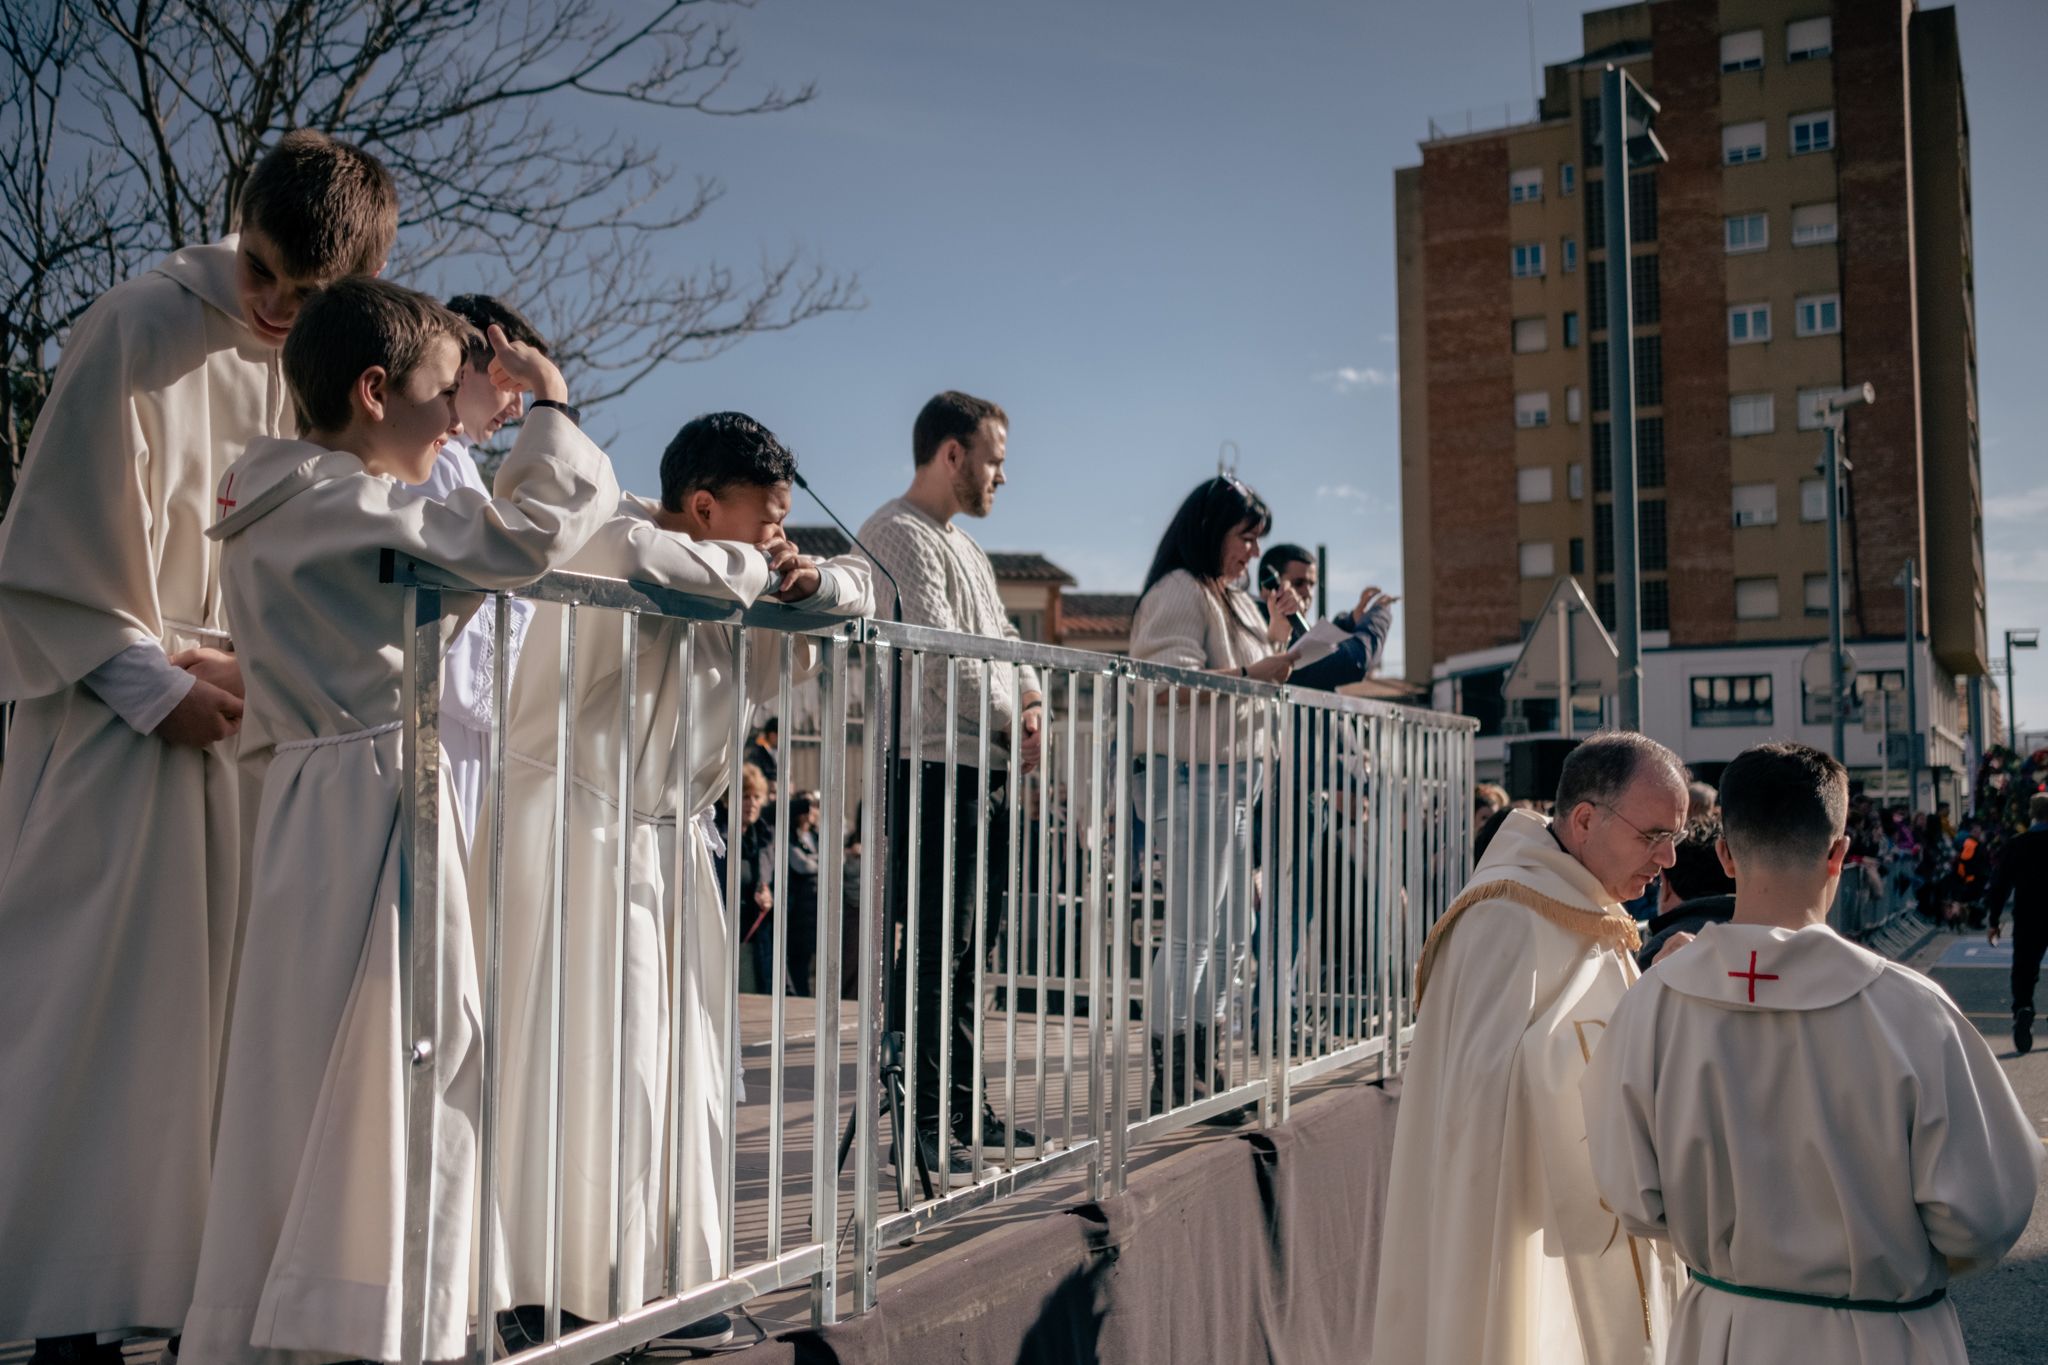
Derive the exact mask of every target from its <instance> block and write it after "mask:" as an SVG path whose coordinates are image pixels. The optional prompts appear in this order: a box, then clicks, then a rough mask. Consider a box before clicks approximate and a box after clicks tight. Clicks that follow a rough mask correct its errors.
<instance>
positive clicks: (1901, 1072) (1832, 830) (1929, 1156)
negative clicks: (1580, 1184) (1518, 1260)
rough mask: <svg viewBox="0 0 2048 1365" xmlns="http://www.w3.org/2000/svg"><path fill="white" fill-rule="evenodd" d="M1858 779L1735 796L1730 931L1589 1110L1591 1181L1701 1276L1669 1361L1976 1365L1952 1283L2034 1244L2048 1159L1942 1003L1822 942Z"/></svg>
mask: <svg viewBox="0 0 2048 1365" xmlns="http://www.w3.org/2000/svg"><path fill="white" fill-rule="evenodd" d="M1848 804H1849V780H1848V774H1847V773H1846V772H1845V771H1844V770H1843V768H1842V765H1841V764H1840V763H1837V762H1836V761H1835V760H1834V759H1832V758H1830V757H1828V756H1827V755H1826V754H1823V753H1821V752H1819V751H1818V750H1815V749H1809V748H1807V747H1806V746H1804V745H1798V744H1765V745H1760V746H1758V747H1757V748H1754V749H1751V750H1749V751H1748V752H1746V753H1744V754H1742V755H1741V756H1740V757H1738V758H1737V759H1736V760H1735V761H1734V762H1733V763H1731V764H1729V765H1728V769H1727V771H1726V772H1725V773H1724V774H1723V775H1722V778H1721V820H1722V831H1723V832H1722V838H1721V843H1720V853H1721V861H1722V864H1723V865H1724V866H1725V867H1726V868H1727V870H1728V873H1729V875H1731V876H1732V877H1734V878H1735V884H1736V893H1735V917H1734V919H1733V920H1731V921H1729V922H1728V923H1726V924H1710V925H1708V926H1707V927H1706V928H1705V929H1703V930H1702V931H1701V932H1700V935H1699V937H1698V939H1697V940H1695V941H1693V942H1691V943H1690V944H1687V945H1685V946H1682V947H1680V948H1677V949H1676V950H1674V951H1672V952H1671V953H1670V954H1669V955H1668V956H1666V957H1665V958H1664V959H1663V960H1662V961H1660V962H1658V963H1657V964H1656V965H1655V966H1654V967H1652V968H1651V970H1650V971H1649V973H1648V974H1647V975H1645V976H1644V977H1643V979H1642V980H1641V981H1640V982H1638V983H1637V984H1636V985H1635V986H1634V987H1633V988H1631V989H1630V991H1629V993H1628V994H1627V996H1626V997H1624V998H1623V1000H1622V1002H1621V1005H1620V1006H1619V1008H1617V1009H1616V1010H1615V1011H1614V1013H1613V1015H1612V1016H1611V1017H1610V1018H1609V1020H1608V1026H1607V1028H1606V1030H1605V1031H1604V1032H1603V1033H1602V1035H1601V1040H1600V1043H1599V1047H1598V1050H1597V1051H1596V1052H1595V1053H1594V1054H1593V1060H1592V1064H1591V1066H1590V1068H1589V1069H1588V1070H1587V1072H1586V1076H1585V1079H1584V1081H1583V1083H1582V1085H1581V1087H1580V1098H1581V1100H1582V1102H1583V1105H1584V1108H1585V1115H1586V1135H1587V1143H1588V1148H1589V1152H1590V1155H1591V1157H1592V1163H1593V1173H1594V1178H1595V1180H1596V1182H1597V1184H1598V1186H1599V1189H1600V1193H1601V1195H1602V1197H1603V1200H1604V1202H1605V1206H1606V1207H1608V1208H1610V1209H1611V1210H1612V1211H1613V1213H1614V1215H1615V1217H1616V1219H1617V1220H1618V1222H1619V1225H1620V1228H1621V1230H1623V1231H1626V1232H1627V1233H1628V1234H1629V1235H1631V1236H1636V1237H1652V1238H1658V1239H1662V1240H1665V1241H1668V1242H1670V1243H1671V1244H1672V1246H1673V1247H1674V1248H1675V1249H1676V1251H1677V1252H1678V1254H1679V1256H1680V1257H1681V1258H1682V1259H1683V1260H1684V1261H1685V1262H1686V1264H1687V1265H1688V1266H1690V1267H1691V1269H1692V1283H1691V1284H1690V1285H1689V1286H1688V1287H1687V1288H1686V1290H1685V1292H1684V1294H1683V1295H1682V1296H1681V1297H1680V1299H1679V1301H1678V1308H1677V1311H1676V1312H1675V1313H1674V1314H1673V1317H1672V1323H1671V1333H1670V1340H1669V1346H1668V1351H1667V1356H1666V1358H1667V1359H1669V1360H1671V1361H1673V1362H1683V1365H1694V1363H1695V1362H1715V1363H1718V1362H1744V1365H1747V1362H1753V1361H1784V1360H1791V1359H1795V1358H1796V1359H1798V1360H1799V1361H1801V1362H1807V1363H1810V1365H1848V1363H1849V1362H1859V1363H1868V1365H1875V1363H1876V1362H1886V1363H1887V1365H1907V1363H1908V1362H1913V1365H1963V1362H1964V1361H1965V1360H1966V1358H1967V1357H1966V1355H1965V1353H1964V1349H1963V1338H1962V1333H1961V1331H1960V1329H1959V1328H1958V1326H1957V1323H1956V1314H1955V1309H1954V1308H1953V1307H1952V1306H1951V1305H1950V1304H1949V1303H1948V1302H1947V1293H1948V1281H1949V1277H1950V1276H1951V1275H1952V1274H1955V1273H1958V1272H1965V1271H1969V1270H1981V1269H1986V1268H1988V1267H1989V1266H1991V1265H1992V1264H1993V1263H1995V1262H1996V1261H1997V1260H1998V1258H1999V1257H2000V1256H2003V1255H2004V1254H2005V1252H2006V1251H2007V1250H2008V1249H2009V1248H2010V1247H2011V1246H2012V1244H2013V1243H2014V1242H2015V1241H2017V1240H2018V1238H2019V1235H2020V1233H2021V1232H2022V1231H2023V1230H2024V1229H2025V1228H2026V1225H2027V1218H2028V1215H2029V1214H2030V1213H2031V1212H2032V1209H2033V1204H2034V1189H2035V1185H2036V1183H2037V1182H2038V1180H2039V1178H2040V1170H2041V1146H2040V1143H2039V1141H2038V1140H2037V1139H2036V1138H2035V1136H2034V1131H2033V1127H2032V1125H2030V1124H2029V1123H2028V1122H2027V1116H2026V1114H2025V1112H2024V1111H2023V1110H2022V1109H2021V1108H2020V1105H2019V1101H2018V1100H2017V1099H2016V1098H2015V1097H2014V1096H2013V1092H2012V1087H2011V1086H2010V1085H2009V1084H2007V1082H2006V1079H2005V1075H2004V1073H2003V1072H2002V1071H2000V1070H1999V1066H1998V1062H1997V1060H1996V1059H1995V1058H1994V1057H1993V1056H1992V1054H1991V1049H1990V1048H1989V1047H1988V1046H1987V1045H1986V1044H1985V1042H1984V1040H1983V1038H1982V1037H1981V1036H1980V1035H1979V1034H1978V1032H1977V1029H1976V1026H1975V1025H1973V1024H1972V1023H1971V1022H1970V1021H1969V1019H1967V1018H1966V1017H1965V1016H1964V1015H1963V1014H1962V1013H1961V1012H1960V1011H1959V1010H1957V1008H1956V1007H1955V1004H1954V1003H1953V1002H1952V1001H1951V1000H1950V999H1949V998H1948V996H1947V995H1946V994H1944V993H1943V991H1942V990H1941V988H1940V987H1939V986H1936V985H1935V984H1934V983H1933V982H1931V981H1929V980H1927V979H1926V978H1925V977H1923V976H1921V975H1919V974H1918V973H1916V972H1914V971H1912V970H1910V969H1908V968H1906V967H1902V966H1899V965H1898V964H1897V963H1895V962H1891V961H1889V960H1887V959H1885V958H1882V957H1880V956H1878V955H1877V954H1875V953H1872V952H1870V951H1868V950H1866V949H1864V948H1861V947H1859V946H1857V945H1856V944H1853V943H1850V942H1849V941H1848V940H1847V939H1844V938H1842V937H1841V936H1840V935H1838V934H1837V933H1835V931H1834V930H1833V929H1831V928H1829V927H1828V925H1827V913H1828V907H1829V906H1830V905H1832V904H1833V902H1834V896H1835V886H1836V883H1837V881H1838V880H1839V879H1840V877H1841V875H1842V859H1843V857H1844V856H1845V855H1846V854H1847V853H1848V851H1849V840H1848V839H1847V838H1846V837H1845V836H1844V834H1843V824H1844V819H1845V817H1846V814H1847V811H1848Z"/></svg>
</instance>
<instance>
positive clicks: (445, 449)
mask: <svg viewBox="0 0 2048 1365" xmlns="http://www.w3.org/2000/svg"><path fill="white" fill-rule="evenodd" d="M448 311H449V312H451V313H453V314H455V315H456V316H457V317H459V318H461V319H462V320H463V321H465V322H467V323H468V324H469V325H470V326H472V327H474V328H476V333H475V335H474V336H472V337H471V338H470V341H469V344H468V345H467V346H466V347H464V349H463V356H462V377H461V378H460V379H458V380H457V381H456V384H455V416H456V417H457V419H458V420H459V421H460V422H461V424H462V426H461V430H460V431H458V432H456V433H455V434H454V435H452V436H450V437H449V438H448V439H447V440H446V441H443V442H442V443H441V453H440V455H439V456H438V457H437V458H436V459H435V461H434V469H433V472H432V473H430V474H428V475H427V481H426V482H425V483H423V484H421V485H420V491H421V492H422V493H424V494H426V495H427V496H428V497H430V498H433V499H434V500H435V501H437V502H446V501H447V500H448V495H449V494H450V493H453V492H454V491H455V490H456V489H458V488H473V489H475V490H476V491H477V492H479V493H483V494H485V496H489V492H488V490H487V489H485V487H484V480H483V475H482V474H481V473H480V472H478V470H477V466H476V459H475V447H476V446H478V445H481V444H482V443H484V442H485V441H488V440H490V439H491V438H492V437H493V436H495V435H497V434H498V432H499V430H500V429H502V428H503V427H504V425H505V424H506V423H507V422H516V421H518V420H519V416H520V414H521V413H522V412H524V411H525V405H524V402H523V399H522V395H521V393H520V391H519V390H518V389H501V388H499V387H498V386H497V385H496V384H495V383H493V382H492V381H491V348H490V346H489V344H488V343H486V342H485V340H484V333H485V331H486V330H487V329H488V328H490V327H491V326H492V324H496V325H497V327H498V328H499V329H500V330H501V331H503V332H504V333H505V335H506V336H508V337H511V338H512V339H513V340H514V341H517V342H519V343H521V344H522V345H526V346H531V347H533V349H535V350H536V351H539V352H540V353H541V354H542V355H547V354H548V344H547V341H546V340H545V339H544V338H543V337H542V336H541V334H540V333H539V331H537V330H536V329H535V328H534V325H533V324H532V323H531V322H528V321H527V320H526V318H525V317H523V316H522V315H521V314H520V312H519V310H518V309H516V308H513V307H512V306H510V305H509V304H507V303H505V302H503V301H502V300H500V299H494V298H492V297H491V296H490V295H488V294H458V295H456V296H455V297H454V298H452V299H450V300H448ZM507 611H508V619H507V621H506V623H505V669H506V671H507V673H508V674H510V673H512V672H515V671H516V670H517V669H518V667H519V650H520V646H521V644H522V643H523V642H524V640H525V638H526V627H527V623H528V622H530V621H531V620H532V619H533V603H531V602H528V601H526V600H525V599H523V598H516V597H515V598H513V599H512V600H511V601H510V602H509V603H507ZM497 653H498V638H497V626H496V621H495V619H494V613H490V612H479V613H477V614H476V615H474V616H472V617H470V618H469V620H468V621H467V622H465V623H464V624H463V627H462V629H461V630H459V631H457V632H456V634H455V638H454V639H453V640H450V641H449V642H448V650H447V652H446V654H444V655H443V656H442V660H441V752H442V755H443V757H444V758H445V760H446V762H445V764H444V766H443V769H442V771H444V772H445V773H447V774H448V786H449V788H450V790H451V793H452V795H453V798H454V802H455V805H454V811H455V832H456V836H457V842H458V847H459V848H460V849H461V852H462V857H463V860H464V861H465V862H466V861H468V859H469V856H470V848H471V844H472V842H473V840H474V838H475V834H476V815H477V810H478V809H479V808H480V807H481V806H482V805H483V798H484V788H485V787H487V786H489V785H490V781H491V707H492V698H493V697H494V696H495V692H494V690H493V689H494V687H495V683H494V681H493V679H494V678H495V676H496V673H497Z"/></svg>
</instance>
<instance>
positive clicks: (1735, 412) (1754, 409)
mask: <svg viewBox="0 0 2048 1365" xmlns="http://www.w3.org/2000/svg"><path fill="white" fill-rule="evenodd" d="M1777 427H1778V403H1777V399H1776V398H1775V397H1774V396H1773V395H1771V394H1768V393H1738V394H1736V395H1735V396H1734V397H1732V398H1730V399H1729V400H1728V434H1729V435H1730V436H1764V435H1768V434H1769V433H1771V432H1773V431H1775V430H1777Z"/></svg>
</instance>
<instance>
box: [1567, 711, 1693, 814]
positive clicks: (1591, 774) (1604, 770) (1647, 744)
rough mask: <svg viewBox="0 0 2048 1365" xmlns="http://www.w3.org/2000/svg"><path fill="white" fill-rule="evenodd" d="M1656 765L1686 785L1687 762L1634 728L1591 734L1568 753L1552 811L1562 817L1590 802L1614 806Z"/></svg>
mask: <svg viewBox="0 0 2048 1365" xmlns="http://www.w3.org/2000/svg"><path fill="white" fill-rule="evenodd" d="M1651 764H1654V765H1656V766H1658V767H1661V768H1663V769H1664V770H1665V771H1666V772H1668V773H1670V774H1671V779H1672V781H1674V782H1676V783H1677V784H1678V785H1679V786H1680V787H1683V786H1684V785H1685V765H1684V764H1683V763H1681V762H1679V761H1678V755H1677V754H1674V753H1672V752H1671V751H1670V750H1669V749H1667V748H1665V747H1664V746H1663V745H1661V744H1659V743H1658V742H1657V741H1656V740H1654V739H1651V738H1650V737H1649V736H1648V735H1642V734H1637V733H1636V732H1635V731H1633V730H1601V731H1599V732H1597V733H1595V734H1593V735H1590V736H1588V737H1587V738H1586V739H1585V740H1584V741H1583V742H1582V743H1581V744H1580V745H1579V747H1578V748H1576V749H1574V750H1572V751H1571V753H1569V754H1567V755H1566V756H1565V760H1564V767H1563V768H1562V769H1560V770H1559V772H1558V774H1557V800H1556V802H1555V803H1553V805H1552V808H1551V814H1552V815H1554V816H1555V817H1556V818H1558V819H1559V820H1565V819H1569V818H1570V816H1571V813H1572V812H1573V811H1574V810H1576V809H1578V808H1579V807H1580V806H1582V805H1584V804H1586V803H1587V802H1589V801H1590V802H1592V803H1593V804H1594V805H1596V806H1604V805H1612V804H1614V803H1615V802H1616V801H1619V800H1620V799H1621V794H1622V793H1623V792H1625V791H1627V790H1628V785H1629V783H1631V782H1633V781H1635V779H1636V774H1638V773H1639V772H1641V771H1642V769H1643V768H1644V767H1645V766H1646V765H1651Z"/></svg>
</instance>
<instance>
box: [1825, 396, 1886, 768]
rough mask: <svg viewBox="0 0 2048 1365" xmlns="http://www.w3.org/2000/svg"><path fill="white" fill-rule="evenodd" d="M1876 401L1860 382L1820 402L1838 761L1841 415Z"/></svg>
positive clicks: (1842, 694)
mask: <svg viewBox="0 0 2048 1365" xmlns="http://www.w3.org/2000/svg"><path fill="white" fill-rule="evenodd" d="M1876 401H1877V390H1876V388H1875V387H1873V386H1872V385H1869V384H1858V385H1856V386H1855V387H1853V388H1845V389H1843V390H1841V391H1840V392H1839V393H1835V394H1831V395H1830V396H1829V397H1828V398H1827V399H1826V400H1825V401H1824V402H1823V403H1822V404H1821V419H1822V420H1821V425H1822V428H1823V431H1824V433H1825V436H1826V450H1825V451H1824V452H1823V454H1822V456H1821V481H1822V483H1824V484H1825V485H1826V486H1827V490H1828V658H1829V660H1830V668H1829V674H1828V676H1829V690H1828V692H1829V698H1830V705H1829V706H1828V716H1829V719H1830V720H1831V721H1832V722H1833V725H1832V727H1831V729H1832V737H1833V740H1834V755H1835V762H1837V763H1844V762H1847V761H1848V757H1847V745H1846V743H1845V741H1844V739H1843V735H1842V729H1843V724H1844V722H1845V720H1846V719H1847V714H1848V710H1849V689H1848V687H1847V685H1846V683H1845V680H1844V679H1843V676H1842V674H1843V672H1844V669H1843V667H1842V474H1843V472H1844V471H1845V470H1846V469H1847V468H1848V467H1849V462H1848V461H1847V460H1846V459H1844V458H1843V457H1842V420H1843V418H1842V415H1843V413H1845V412H1847V411H1848V410H1849V409H1850V408H1853V407H1858V406H1860V405H1862V404H1865V403H1875V402H1876Z"/></svg>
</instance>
